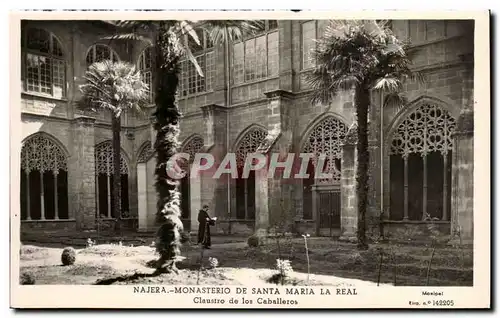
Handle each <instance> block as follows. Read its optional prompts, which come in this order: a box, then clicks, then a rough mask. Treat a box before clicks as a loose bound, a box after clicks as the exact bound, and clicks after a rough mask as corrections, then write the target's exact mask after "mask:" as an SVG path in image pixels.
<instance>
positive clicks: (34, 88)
mask: <svg viewBox="0 0 500 318" xmlns="http://www.w3.org/2000/svg"><path fill="white" fill-rule="evenodd" d="M26 73H27V79H26V84H27V90H28V91H31V92H38V93H45V94H51V92H52V78H51V61H50V58H48V57H46V56H40V55H34V54H27V55H26Z"/></svg>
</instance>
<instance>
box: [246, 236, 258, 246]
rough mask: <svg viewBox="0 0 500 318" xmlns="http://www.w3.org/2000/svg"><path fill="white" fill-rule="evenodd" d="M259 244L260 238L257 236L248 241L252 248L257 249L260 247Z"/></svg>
mask: <svg viewBox="0 0 500 318" xmlns="http://www.w3.org/2000/svg"><path fill="white" fill-rule="evenodd" d="M259 243H260V241H259V238H258V237H257V236H255V235H252V236H250V237H249V238H248V241H247V244H248V246H250V247H257V246H259Z"/></svg>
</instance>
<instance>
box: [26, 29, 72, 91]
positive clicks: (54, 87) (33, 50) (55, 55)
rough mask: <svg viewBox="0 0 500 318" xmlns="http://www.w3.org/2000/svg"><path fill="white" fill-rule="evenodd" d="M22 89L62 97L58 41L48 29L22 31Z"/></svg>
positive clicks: (63, 65) (62, 62)
mask: <svg viewBox="0 0 500 318" xmlns="http://www.w3.org/2000/svg"><path fill="white" fill-rule="evenodd" d="M21 48H22V50H21V51H22V59H23V73H24V74H23V75H24V76H23V78H24V81H23V89H24V90H25V91H26V92H31V93H40V94H43V95H48V96H52V97H55V98H64V97H66V62H65V60H64V53H63V49H62V44H61V42H60V41H59V40H58V39H57V38H56V36H55V35H54V34H53V33H51V32H48V31H45V30H43V29H37V28H27V29H25V30H23V33H22V41H21Z"/></svg>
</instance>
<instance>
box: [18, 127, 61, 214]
mask: <svg viewBox="0 0 500 318" xmlns="http://www.w3.org/2000/svg"><path fill="white" fill-rule="evenodd" d="M67 159H68V158H67V156H66V154H65V152H64V151H63V150H62V149H61V147H60V146H59V145H57V144H56V143H55V142H54V141H53V140H51V139H50V138H48V137H46V136H45V135H43V134H35V135H33V136H32V137H30V138H29V139H28V140H26V141H25V142H24V144H23V146H22V148H21V170H22V172H23V173H22V175H21V184H22V185H21V218H22V219H23V220H31V219H40V220H46V219H52V220H57V219H60V218H61V219H65V218H68V215H67V212H68V211H67V192H68V188H67V171H68V166H67Z"/></svg>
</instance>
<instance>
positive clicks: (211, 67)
mask: <svg viewBox="0 0 500 318" xmlns="http://www.w3.org/2000/svg"><path fill="white" fill-rule="evenodd" d="M205 78H206V81H207V83H206V85H207V91H211V90H212V86H213V81H214V80H215V54H214V52H209V53H207V67H206V74H205Z"/></svg>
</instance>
